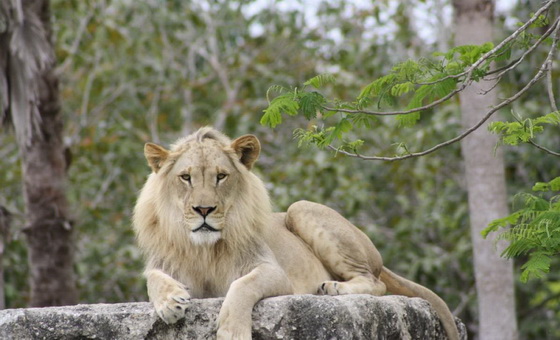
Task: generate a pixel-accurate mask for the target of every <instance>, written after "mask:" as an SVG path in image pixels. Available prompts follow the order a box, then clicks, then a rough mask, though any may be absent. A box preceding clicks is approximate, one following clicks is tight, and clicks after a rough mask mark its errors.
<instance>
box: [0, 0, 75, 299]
mask: <svg viewBox="0 0 560 340" xmlns="http://www.w3.org/2000/svg"><path fill="white" fill-rule="evenodd" d="M5 5H6V4H5ZM7 6H12V7H11V9H10V11H7V13H10V15H11V17H8V20H9V25H8V27H9V29H8V31H6V32H5V33H4V34H5V35H7V37H6V36H4V39H1V40H0V43H2V44H5V45H7V44H9V46H0V49H3V50H4V51H8V50H9V52H8V53H7V55H4V56H5V57H6V58H7V63H6V64H7V67H6V70H2V72H5V74H6V75H7V77H6V78H7V82H6V84H7V93H8V98H9V105H8V111H9V112H10V117H11V121H12V122H13V124H14V128H15V131H16V135H17V137H18V138H17V140H18V144H19V151H20V155H21V159H22V163H21V164H22V170H23V171H22V172H23V173H22V176H23V191H24V198H25V204H26V214H27V220H28V225H27V226H26V227H25V229H24V231H25V234H26V237H27V241H28V246H29V251H28V256H29V268H30V286H31V301H30V305H31V306H53V305H69V304H75V303H76V302H77V290H76V285H75V279H74V273H73V246H72V245H73V242H72V225H71V223H70V221H69V218H68V202H67V200H66V196H65V186H66V178H67V174H66V170H67V167H68V164H67V160H66V157H65V151H64V145H63V141H62V117H61V113H60V103H59V90H58V79H57V76H56V75H55V72H54V64H55V63H54V57H53V56H54V52H53V44H52V41H51V27H50V13H49V1H48V0H33V1H31V0H26V1H21V0H15V1H12V2H11V3H8V5H7ZM18 38H19V40H18Z"/></svg>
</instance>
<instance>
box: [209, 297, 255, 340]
mask: <svg viewBox="0 0 560 340" xmlns="http://www.w3.org/2000/svg"><path fill="white" fill-rule="evenodd" d="M217 326H218V332H217V340H251V310H248V311H247V310H240V309H239V308H237V307H234V306H233V305H232V304H230V303H228V301H227V299H226V301H224V304H223V305H222V308H221V309H220V314H219V315H218V324H217Z"/></svg>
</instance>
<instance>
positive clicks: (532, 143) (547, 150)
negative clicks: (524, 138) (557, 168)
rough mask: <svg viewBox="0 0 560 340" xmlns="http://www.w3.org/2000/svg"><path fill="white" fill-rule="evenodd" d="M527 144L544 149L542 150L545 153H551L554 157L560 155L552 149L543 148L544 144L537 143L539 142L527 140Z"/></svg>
mask: <svg viewBox="0 0 560 340" xmlns="http://www.w3.org/2000/svg"><path fill="white" fill-rule="evenodd" d="M529 144H531V145H532V146H534V147H536V148H537V149H540V150H542V151H544V152H546V153H548V154H551V155H553V156H556V157H560V153H558V152H554V151H552V150H550V149H547V148H545V147H544V146H542V145H539V144H537V143H535V142H533V141H532V140H529Z"/></svg>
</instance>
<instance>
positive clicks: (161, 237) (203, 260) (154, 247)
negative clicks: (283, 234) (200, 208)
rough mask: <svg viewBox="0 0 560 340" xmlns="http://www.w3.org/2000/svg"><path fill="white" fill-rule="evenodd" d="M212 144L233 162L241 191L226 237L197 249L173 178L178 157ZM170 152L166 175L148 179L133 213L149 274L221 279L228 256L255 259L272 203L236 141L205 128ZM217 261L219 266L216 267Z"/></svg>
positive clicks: (229, 215)
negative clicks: (210, 273)
mask: <svg viewBox="0 0 560 340" xmlns="http://www.w3.org/2000/svg"><path fill="white" fill-rule="evenodd" d="M207 139H211V140H214V141H217V142H218V143H219V144H220V146H221V147H222V148H223V151H224V153H226V154H227V155H228V157H229V158H230V159H231V163H232V164H233V167H234V169H235V170H234V173H235V176H238V178H239V183H240V186H239V190H234V191H231V193H230V195H235V196H236V197H235V200H234V202H235V203H234V204H233V206H231V207H230V208H229V210H228V212H227V215H226V222H225V225H224V228H223V233H222V238H221V239H220V240H219V241H218V242H216V244H213V245H197V244H194V243H193V242H192V241H191V238H190V237H189V235H188V233H189V232H190V231H189V230H188V228H187V227H186V226H185V224H184V221H183V220H184V217H183V214H182V210H181V207H180V206H178V205H177V202H175V201H173V200H172V199H171V197H172V196H173V195H171V194H170V193H171V192H172V190H175V188H174V184H173V179H172V178H169V177H170V176H169V173H170V171H171V169H172V168H173V165H174V164H175V161H176V160H177V159H178V158H179V156H181V155H182V154H183V153H184V152H188V150H189V147H188V146H189V144H191V143H201V144H203V145H205V144H204V143H205V141H206V140H207ZM206 145H207V144H206ZM169 151H170V154H169V157H168V159H167V160H166V161H165V162H164V163H163V164H162V167H161V170H159V171H158V172H157V173H155V172H152V173H151V174H150V175H149V177H148V179H147V181H146V184H145V185H144V187H143V189H142V191H141V193H140V195H139V198H138V201H137V203H136V206H135V208H134V215H133V224H134V229H135V231H136V235H137V239H138V244H139V246H140V248H141V249H143V251H144V252H145V255H146V257H147V260H148V264H147V267H148V269H149V268H150V267H159V268H162V269H164V270H166V271H167V272H169V273H171V274H172V275H173V276H175V277H178V278H180V277H181V276H182V275H183V274H182V273H184V272H185V270H186V268H188V270H190V271H192V270H193V268H197V269H198V270H200V271H204V270H216V275H219V272H220V271H224V269H225V270H226V272H227V268H224V267H228V264H227V263H226V262H227V259H228V258H233V256H228V253H229V254H231V253H232V252H237V253H238V254H239V253H241V254H246V255H245V256H246V257H252V256H253V255H254V253H253V252H254V251H255V245H257V244H258V243H259V242H261V236H262V235H263V233H264V232H265V228H266V227H267V226H268V224H269V223H268V221H269V218H270V215H271V206H270V200H269V197H268V193H267V190H266V188H265V186H264V184H263V182H262V181H261V180H260V179H259V178H258V177H257V176H256V175H254V174H253V173H252V172H250V171H249V170H248V169H247V168H246V167H245V166H244V165H243V164H242V163H241V162H240V161H239V156H238V155H237V154H236V152H235V151H234V150H233V149H232V147H231V140H230V139H229V138H228V137H226V136H225V135H223V134H222V133H220V132H218V131H216V130H214V129H212V128H202V129H200V130H198V131H197V132H195V133H194V134H192V135H190V136H187V137H184V138H181V139H179V140H177V141H176V142H175V143H174V144H173V145H171V147H170V150H169ZM207 166H211V164H207ZM245 256H242V258H243V257H245ZM236 258H239V257H236ZM218 260H219V262H220V263H219V264H218V263H216V262H218ZM209 264H211V265H210V266H209ZM237 265H239V263H238V264H237ZM201 266H204V268H200V267H201ZM230 267H234V266H233V265H232V266H230Z"/></svg>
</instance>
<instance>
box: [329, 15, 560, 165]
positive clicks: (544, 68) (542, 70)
mask: <svg viewBox="0 0 560 340" xmlns="http://www.w3.org/2000/svg"><path fill="white" fill-rule="evenodd" d="M558 28H560V25H557V26H556V28H555V35H556V33H558ZM557 44H558V37H556V36H555V39H554V41H553V43H552V46H551V48H550V51H549V53H548V56H547V57H546V59H545V60H544V62H543V64H542V65H541V67H540V68H539V71H538V72H537V73H536V74H535V76H534V77H533V78H532V79H531V80H530V81H529V82H528V83H527V84H526V85H525V86H524V87H523V88H522V89H521V90H519V91H518V92H517V93H516V94H514V95H513V96H511V97H509V98H507V99H505V100H504V101H502V102H501V103H500V104H498V105H496V106H495V107H493V108H492V109H491V110H490V111H488V112H487V113H486V115H484V117H483V118H482V119H480V120H479V121H478V122H477V123H476V124H475V125H473V126H472V127H470V128H469V129H467V130H465V131H464V132H463V133H461V134H460V135H458V136H457V137H455V138H452V139H450V140H447V141H445V142H443V143H440V144H437V145H435V146H433V147H432V148H430V149H427V150H425V151H421V152H415V153H409V154H406V155H403V156H396V157H381V156H364V155H361V154H359V153H352V152H348V151H344V150H341V149H340V148H337V147H335V146H333V145H329V148H330V149H332V150H335V151H337V152H340V153H342V154H344V155H347V156H350V157H357V158H360V159H364V160H380V161H399V160H404V159H408V158H414V157H420V156H425V155H428V154H430V153H432V152H435V151H437V150H439V149H441V148H443V147H445V146H448V145H451V144H453V143H456V142H458V141H460V140H462V139H463V138H465V137H466V136H468V135H469V134H471V133H472V132H474V131H475V130H477V129H478V128H479V127H480V126H482V124H484V123H485V122H486V121H487V120H488V119H489V118H490V117H491V116H492V115H493V114H494V113H496V112H497V111H498V110H500V109H501V108H503V107H505V106H507V105H509V104H511V103H512V102H514V101H516V100H517V99H519V97H521V96H522V95H523V94H524V93H525V92H527V91H528V90H529V89H530V88H531V87H533V85H535V84H536V83H537V82H538V81H539V80H540V79H541V78H542V77H544V76H545V73H546V72H548V65H549V63H550V62H552V60H553V58H554V51H555V50H556V46H557ZM531 144H534V143H531ZM535 146H536V145H535ZM539 148H542V149H543V150H544V149H545V148H543V147H540V146H539ZM548 151H550V150H548ZM550 152H552V151H550ZM552 154H555V153H554V152H552Z"/></svg>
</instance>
